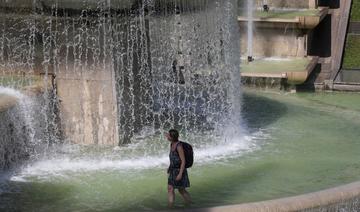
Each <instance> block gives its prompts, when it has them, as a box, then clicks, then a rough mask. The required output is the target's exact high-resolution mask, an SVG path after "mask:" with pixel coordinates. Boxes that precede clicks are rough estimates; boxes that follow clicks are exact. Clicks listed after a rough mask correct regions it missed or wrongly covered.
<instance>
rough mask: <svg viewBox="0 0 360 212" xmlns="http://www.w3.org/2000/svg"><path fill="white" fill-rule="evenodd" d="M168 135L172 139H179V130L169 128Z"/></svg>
mask: <svg viewBox="0 0 360 212" xmlns="http://www.w3.org/2000/svg"><path fill="white" fill-rule="evenodd" d="M169 135H170V137H171V138H172V139H173V140H174V141H178V140H179V132H178V131H177V130H175V129H171V130H169Z"/></svg>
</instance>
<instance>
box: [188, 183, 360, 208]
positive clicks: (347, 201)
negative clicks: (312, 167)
mask: <svg viewBox="0 0 360 212" xmlns="http://www.w3.org/2000/svg"><path fill="white" fill-rule="evenodd" d="M359 197H360V181H357V182H354V183H349V184H346V185H342V186H337V187H334V188H330V189H325V190H321V191H317V192H313V193H308V194H302V195H298V196H293V197H285V198H280V199H274V200H267V201H260V202H254V203H244V204H237V205H227V206H219V207H212V208H201V209H192V210H189V211H194V212H203V211H207V212H223V211H224V212H225V211H226V212H235V211H242V212H248V211H249V212H251V211H258V212H272V211H274V212H275V211H276V212H288V211H304V210H306V211H309V210H310V211H324V209H326V211H328V210H331V209H333V210H334V211H337V210H336V209H339V206H344V207H346V209H356V208H358V207H359V206H360V202H359V201H356V200H357V199H358V198H359ZM348 207H350V208H348ZM317 209H318V210H317ZM331 211H332V210H331Z"/></svg>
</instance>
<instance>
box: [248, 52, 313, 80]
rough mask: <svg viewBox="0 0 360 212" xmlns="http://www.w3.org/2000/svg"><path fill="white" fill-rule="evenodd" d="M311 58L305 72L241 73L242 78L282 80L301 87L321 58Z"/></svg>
mask: <svg viewBox="0 0 360 212" xmlns="http://www.w3.org/2000/svg"><path fill="white" fill-rule="evenodd" d="M309 58H311V60H310V62H309V64H308V65H307V66H306V68H305V70H287V71H283V72H276V71H274V72H272V73H268V72H244V73H241V77H252V78H259V77H263V78H282V79H287V83H288V84H291V85H300V84H302V83H304V82H305V81H306V79H307V78H308V77H309V75H310V74H311V72H312V71H313V70H314V68H315V66H316V65H317V63H318V60H319V57H309Z"/></svg>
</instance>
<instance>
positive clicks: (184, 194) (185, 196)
mask: <svg viewBox="0 0 360 212" xmlns="http://www.w3.org/2000/svg"><path fill="white" fill-rule="evenodd" d="M179 193H180V194H181V196H182V197H183V199H184V201H185V204H191V203H192V200H191V197H190V194H189V192H187V191H186V190H185V188H179Z"/></svg>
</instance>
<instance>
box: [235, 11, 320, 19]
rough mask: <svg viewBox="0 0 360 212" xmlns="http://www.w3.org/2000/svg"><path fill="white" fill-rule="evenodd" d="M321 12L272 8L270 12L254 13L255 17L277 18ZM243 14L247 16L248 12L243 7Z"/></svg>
mask: <svg viewBox="0 0 360 212" xmlns="http://www.w3.org/2000/svg"><path fill="white" fill-rule="evenodd" d="M318 13H319V10H316V9H309V10H270V11H269V12H264V11H260V10H256V11H255V13H254V18H263V19H268V18H277V19H294V18H296V17H302V16H316V15H317V14H318ZM240 15H241V16H247V12H246V11H244V10H243V9H241V10H240Z"/></svg>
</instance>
